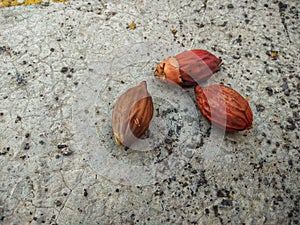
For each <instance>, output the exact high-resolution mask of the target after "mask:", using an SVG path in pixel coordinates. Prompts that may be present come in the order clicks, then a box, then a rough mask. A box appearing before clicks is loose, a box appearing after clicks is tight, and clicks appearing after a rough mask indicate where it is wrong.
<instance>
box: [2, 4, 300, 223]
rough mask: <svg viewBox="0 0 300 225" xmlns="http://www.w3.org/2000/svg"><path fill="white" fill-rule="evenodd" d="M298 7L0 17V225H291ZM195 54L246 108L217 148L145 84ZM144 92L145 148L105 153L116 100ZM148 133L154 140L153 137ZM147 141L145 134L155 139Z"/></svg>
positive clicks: (182, 100)
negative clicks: (215, 64) (242, 127)
mask: <svg viewBox="0 0 300 225" xmlns="http://www.w3.org/2000/svg"><path fill="white" fill-rule="evenodd" d="M298 10H299V1H293V0H289V1H285V2H280V1H277V0H272V1H240V2H237V1H229V0H225V1H221V0H216V1H207V0H206V1H189V3H187V2H185V1H175V0H169V1H157V0H155V1H142V0H136V1H128V0H126V1H117V0H116V1H109V0H106V1H69V2H66V3H53V2H43V3H41V4H36V5H27V6H17V7H4V8H1V9H0V74H1V77H0V102H1V104H0V162H1V164H0V165H1V174H0V224H9V225H10V224H53V225H54V224H59V225H61V224H91V225H92V224H147V225H150V224H153V225H158V224H246V225H250V224H299V200H300V196H299V187H300V183H299V171H300V167H299V119H300V116H299V106H298V104H299V90H300V81H299V54H300V51H299V47H300V45H299V44H300V39H299V11H298ZM193 48H202V49H206V50H209V51H211V52H212V53H214V54H215V55H217V56H218V57H221V58H222V59H223V64H222V66H221V69H220V71H219V72H217V73H216V74H215V75H214V76H213V78H212V79H210V80H209V81H208V83H224V84H226V85H229V86H231V87H233V88H234V89H236V90H237V91H239V92H240V93H241V94H242V95H243V96H245V97H249V98H250V101H249V103H250V106H251V108H252V110H253V113H254V124H253V125H254V126H253V129H252V130H249V131H244V132H240V133H233V134H227V133H226V134H224V133H222V132H220V131H219V130H217V129H216V128H214V127H212V128H211V127H210V125H209V123H208V122H207V121H206V120H205V119H204V118H203V117H202V116H201V115H200V114H199V112H198V111H197V110H196V108H195V105H194V97H193V91H192V90H182V89H180V88H178V87H176V88H174V89H173V88H170V87H169V86H167V85H165V84H164V83H161V82H158V81H157V80H155V79H154V78H153V76H152V74H153V70H154V68H155V66H156V64H157V63H158V62H159V61H161V60H162V59H163V58H165V57H167V56H169V55H174V54H177V53H179V52H180V51H183V50H187V49H193ZM141 80H147V82H148V85H149V91H150V92H151V93H152V94H153V98H154V100H155V108H156V115H155V120H154V121H155V123H154V125H153V127H152V128H151V129H150V136H151V135H152V134H153V135H154V136H155V135H156V136H155V137H156V138H157V142H154V143H150V144H149V145H148V146H147V148H148V147H149V149H146V150H148V151H142V150H144V149H142V148H140V149H133V150H132V149H129V150H125V149H124V148H121V147H117V146H116V145H115V143H114V141H113V139H112V132H111V126H110V113H111V109H112V107H113V103H114V101H115V100H116V98H117V97H118V96H119V95H120V94H121V93H122V92H123V91H125V90H126V89H128V88H130V87H133V86H134V85H136V84H137V83H138V82H140V81H141ZM160 125H161V126H160ZM153 131H157V132H158V133H155V132H153Z"/></svg>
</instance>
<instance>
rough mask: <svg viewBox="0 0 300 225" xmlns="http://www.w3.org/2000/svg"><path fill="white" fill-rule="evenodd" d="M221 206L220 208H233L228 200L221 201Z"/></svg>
mask: <svg viewBox="0 0 300 225" xmlns="http://www.w3.org/2000/svg"><path fill="white" fill-rule="evenodd" d="M221 205H222V206H229V207H232V206H233V203H232V201H231V200H230V199H223V200H222V202H221Z"/></svg>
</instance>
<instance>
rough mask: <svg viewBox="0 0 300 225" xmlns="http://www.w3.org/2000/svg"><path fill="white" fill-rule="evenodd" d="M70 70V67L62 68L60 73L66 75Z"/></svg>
mask: <svg viewBox="0 0 300 225" xmlns="http://www.w3.org/2000/svg"><path fill="white" fill-rule="evenodd" d="M68 70H69V68H68V67H63V68H61V70H60V72H61V73H66V72H68Z"/></svg>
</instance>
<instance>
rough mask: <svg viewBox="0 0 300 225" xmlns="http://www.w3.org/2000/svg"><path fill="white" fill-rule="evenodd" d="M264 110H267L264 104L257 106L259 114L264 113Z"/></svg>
mask: <svg viewBox="0 0 300 225" xmlns="http://www.w3.org/2000/svg"><path fill="white" fill-rule="evenodd" d="M264 110H265V107H264V106H263V105H262V104H258V105H256V111H257V112H263V111H264Z"/></svg>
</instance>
